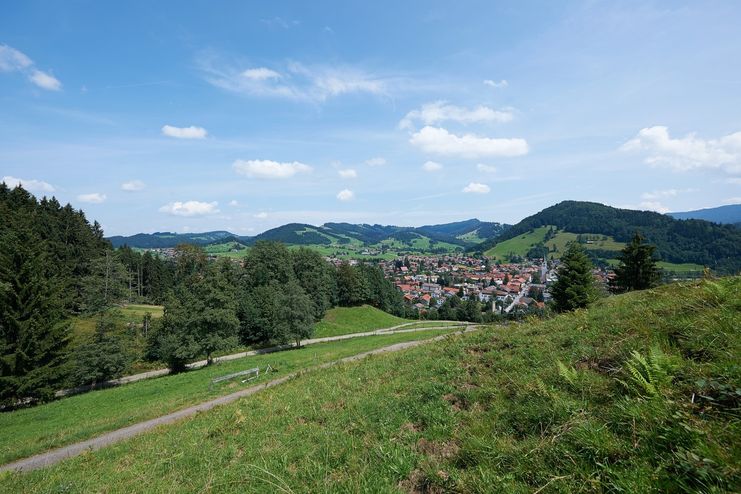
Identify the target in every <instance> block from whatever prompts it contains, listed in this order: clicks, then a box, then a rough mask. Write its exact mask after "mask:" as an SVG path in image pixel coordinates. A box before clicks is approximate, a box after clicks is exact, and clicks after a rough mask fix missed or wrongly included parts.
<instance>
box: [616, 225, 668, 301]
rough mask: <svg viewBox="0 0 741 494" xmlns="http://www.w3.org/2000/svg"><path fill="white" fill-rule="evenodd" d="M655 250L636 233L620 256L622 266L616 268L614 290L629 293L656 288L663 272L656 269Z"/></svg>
mask: <svg viewBox="0 0 741 494" xmlns="http://www.w3.org/2000/svg"><path fill="white" fill-rule="evenodd" d="M655 250H656V247H655V246H653V245H650V244H647V243H645V242H644V239H643V237H642V236H641V234H640V233H638V232H636V233H635V235H633V239H632V240H631V241H630V243H629V244H628V245H626V246H625V248H624V249H623V251H622V253H621V254H620V258H619V259H620V265H619V266H618V267H617V268H615V279H614V281H613V283H612V288H613V290H615V291H617V292H627V291H630V290H645V289H647V288H652V287H654V286H656V285H657V284H658V283H659V278H660V276H661V272H660V270H659V268H657V267H656V259H655V258H654V251H655Z"/></svg>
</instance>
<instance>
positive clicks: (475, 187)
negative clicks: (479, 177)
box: [463, 182, 491, 194]
mask: <svg viewBox="0 0 741 494" xmlns="http://www.w3.org/2000/svg"><path fill="white" fill-rule="evenodd" d="M490 190H491V189H490V188H489V186H488V185H486V184H480V183H478V182H471V183H469V184H468V185H466V186H465V187H463V192H465V193H466V194H488V193H489V191H490Z"/></svg>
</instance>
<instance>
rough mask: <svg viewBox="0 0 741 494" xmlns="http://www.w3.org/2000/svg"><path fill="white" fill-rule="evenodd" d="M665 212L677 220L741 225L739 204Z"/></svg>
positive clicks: (740, 207)
mask: <svg viewBox="0 0 741 494" xmlns="http://www.w3.org/2000/svg"><path fill="white" fill-rule="evenodd" d="M667 214H668V215H669V216H671V217H672V218H675V219H678V220H689V219H695V220H705V221H712V222H714V223H723V224H731V225H736V226H741V204H729V205H727V206H718V207H717V208H707V209H697V210H695V211H685V212H683V213H667Z"/></svg>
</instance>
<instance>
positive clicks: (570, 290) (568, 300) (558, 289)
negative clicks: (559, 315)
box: [552, 242, 597, 312]
mask: <svg viewBox="0 0 741 494" xmlns="http://www.w3.org/2000/svg"><path fill="white" fill-rule="evenodd" d="M592 268H593V266H592V261H590V260H589V257H587V254H586V252H585V251H584V248H583V247H582V246H581V245H580V244H579V243H578V242H572V243H571V244H569V247H568V248H567V249H566V252H564V255H563V257H561V267H560V268H559V270H558V281H556V283H555V284H554V285H553V290H552V294H553V301H554V302H555V309H556V310H557V311H559V312H565V311H569V310H574V309H578V308H581V307H586V306H587V305H589V303H590V302H592V301H593V300H594V299H595V298H596V294H597V292H596V290H595V287H594V278H593V276H592Z"/></svg>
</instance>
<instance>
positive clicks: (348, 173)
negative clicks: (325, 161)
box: [337, 168, 358, 178]
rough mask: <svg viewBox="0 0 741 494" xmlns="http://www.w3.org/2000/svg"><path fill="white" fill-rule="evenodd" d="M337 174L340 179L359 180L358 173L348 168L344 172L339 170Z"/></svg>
mask: <svg viewBox="0 0 741 494" xmlns="http://www.w3.org/2000/svg"><path fill="white" fill-rule="evenodd" d="M337 173H339V174H340V177H342V178H358V172H356V171H355V170H353V169H352V168H346V169H344V170H337Z"/></svg>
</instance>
